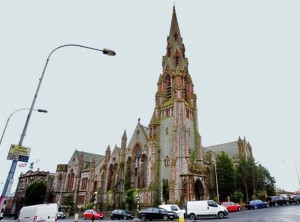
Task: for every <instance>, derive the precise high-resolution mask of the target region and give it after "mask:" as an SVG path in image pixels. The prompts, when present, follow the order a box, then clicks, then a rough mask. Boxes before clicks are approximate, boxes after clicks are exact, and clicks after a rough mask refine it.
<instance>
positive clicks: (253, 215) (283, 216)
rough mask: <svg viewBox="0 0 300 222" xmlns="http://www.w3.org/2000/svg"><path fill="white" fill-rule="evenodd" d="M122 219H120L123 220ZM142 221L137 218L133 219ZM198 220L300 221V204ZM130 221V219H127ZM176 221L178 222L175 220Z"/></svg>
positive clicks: (9, 220)
mask: <svg viewBox="0 0 300 222" xmlns="http://www.w3.org/2000/svg"><path fill="white" fill-rule="evenodd" d="M100 221H101V222H106V221H110V222H111V221H112V220H110V218H104V220H99V221H98V220H97V221H95V222H100ZM121 221H122V220H120V222H121ZM134 221H136V222H137V221H140V220H139V219H137V218H135V219H133V220H132V222H134ZM197 221H207V222H214V221H219V222H220V221H224V222H300V205H289V206H280V207H270V208H264V209H258V210H242V211H240V212H234V213H229V215H228V217H227V218H225V219H217V218H200V219H199V220H197ZM1 222H13V219H12V218H4V219H3V220H2V221H1ZM58 222H74V217H69V218H66V219H64V220H58ZM78 222H91V221H90V220H83V218H79V220H78ZM127 222H129V221H127ZM174 222H178V219H177V220H174ZM184 222H196V221H191V220H189V219H185V220H184Z"/></svg>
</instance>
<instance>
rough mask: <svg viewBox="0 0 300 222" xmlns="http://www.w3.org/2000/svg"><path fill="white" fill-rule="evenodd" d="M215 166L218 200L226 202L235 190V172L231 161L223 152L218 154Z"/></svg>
mask: <svg viewBox="0 0 300 222" xmlns="http://www.w3.org/2000/svg"><path fill="white" fill-rule="evenodd" d="M216 165H217V177H218V186H219V195H220V200H226V199H227V197H228V196H230V195H231V194H233V193H234V191H235V190H236V171H235V168H234V165H233V162H232V159H231V158H230V157H229V155H228V154H227V153H225V152H223V151H222V152H221V153H220V154H218V156H217V162H216Z"/></svg>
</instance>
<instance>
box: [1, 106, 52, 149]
mask: <svg viewBox="0 0 300 222" xmlns="http://www.w3.org/2000/svg"><path fill="white" fill-rule="evenodd" d="M22 110H29V108H22V109H17V110H16V111H14V112H13V113H12V114H10V115H9V117H8V118H7V121H6V124H5V127H4V130H3V133H2V136H1V139H0V145H1V143H2V140H3V137H4V134H5V131H6V128H7V125H8V122H9V120H10V117H12V115H14V114H15V113H16V112H19V111H22ZM33 110H35V111H38V112H43V113H47V112H48V111H47V110H44V109H33Z"/></svg>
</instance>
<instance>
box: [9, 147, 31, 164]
mask: <svg viewBox="0 0 300 222" xmlns="http://www.w3.org/2000/svg"><path fill="white" fill-rule="evenodd" d="M30 151H31V148H29V147H25V146H19V145H15V144H11V146H10V149H9V153H8V155H7V159H8V160H16V161H21V162H28V160H29V155H30Z"/></svg>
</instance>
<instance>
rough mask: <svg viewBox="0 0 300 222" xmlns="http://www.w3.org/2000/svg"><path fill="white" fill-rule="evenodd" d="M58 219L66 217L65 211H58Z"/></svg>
mask: <svg viewBox="0 0 300 222" xmlns="http://www.w3.org/2000/svg"><path fill="white" fill-rule="evenodd" d="M57 219H66V215H65V214H64V212H61V211H60V212H58V213H57Z"/></svg>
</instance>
